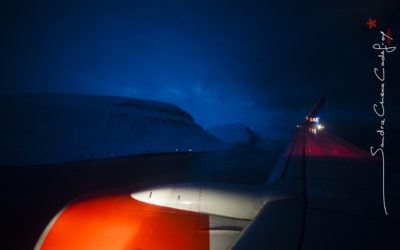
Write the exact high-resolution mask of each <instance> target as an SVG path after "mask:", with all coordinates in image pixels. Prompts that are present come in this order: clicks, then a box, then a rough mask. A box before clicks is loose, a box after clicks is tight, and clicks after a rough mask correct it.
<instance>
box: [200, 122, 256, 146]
mask: <svg viewBox="0 0 400 250" xmlns="http://www.w3.org/2000/svg"><path fill="white" fill-rule="evenodd" d="M207 132H209V133H210V134H212V135H214V136H215V137H217V138H219V139H220V140H222V141H225V142H228V143H257V142H260V141H261V140H262V138H261V136H260V135H258V133H256V132H254V131H253V130H252V129H251V128H249V127H248V126H246V125H244V124H241V123H234V124H224V125H218V126H215V127H212V128H209V129H207Z"/></svg>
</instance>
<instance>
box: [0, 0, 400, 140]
mask: <svg viewBox="0 0 400 250" xmlns="http://www.w3.org/2000/svg"><path fill="white" fill-rule="evenodd" d="M82 2H84V3H82ZM0 11H1V17H0V18H1V34H2V36H1V37H2V41H1V61H2V66H1V86H0V91H1V92H2V93H5V92H31V91H33V92H43V91H44V92H70V93H91V94H101V95H118V96H129V97H137V98H145V99H154V100H160V101H167V102H171V103H174V104H177V105H178V106H180V107H182V108H183V109H185V110H187V111H188V112H190V113H191V114H192V115H193V117H194V118H195V120H196V121H197V122H198V123H199V124H200V125H202V126H204V127H206V128H207V127H210V126H213V125H217V124H222V123H231V122H242V123H245V124H248V125H249V126H252V127H253V128H256V129H258V130H260V132H261V133H263V134H264V135H266V136H271V137H280V138H282V137H283V138H284V137H285V136H287V134H288V131H290V130H291V128H294V127H295V125H296V122H300V121H301V119H302V118H303V116H304V114H305V113H306V112H307V110H308V109H309V108H310V107H311V106H312V105H313V103H314V102H315V101H316V100H317V99H318V98H319V97H320V96H326V97H327V105H326V117H327V119H328V121H327V123H328V122H330V123H328V124H327V127H328V128H329V127H331V128H333V127H336V128H341V129H343V128H349V129H347V132H345V133H343V134H344V135H345V134H346V133H347V134H349V135H350V134H357V133H359V134H360V136H361V135H363V134H365V133H367V139H366V140H375V138H376V135H375V132H374V128H373V126H375V125H376V124H378V121H377V119H376V116H375V114H374V113H373V111H372V104H373V103H375V102H377V101H378V97H379V87H378V84H377V81H376V78H375V76H374V75H373V71H372V70H373V67H376V66H378V65H379V62H380V61H379V59H378V58H377V53H376V52H375V51H374V50H373V49H372V44H373V43H375V42H377V41H379V39H380V35H379V31H378V30H380V29H386V28H391V30H392V34H393V37H394V38H395V41H394V42H395V43H397V40H398V39H397V38H399V36H398V34H400V29H399V27H400V26H399V23H398V22H396V19H395V15H397V14H398V13H399V7H398V4H397V2H396V1H392V2H390V1H386V2H382V1H358V2H351V1H344V0H343V1H332V2H328V1H327V2H324V3H322V1H318V2H311V1H307V3H304V2H300V1H270V2H269V1H264V2H262V1H199V2H194V1H109V2H105V1H93V2H91V3H90V2H89V1H52V2H50V1H49V2H47V1H27V2H23V1H22V2H21V1H9V2H7V1H2V3H1V10H0ZM370 17H373V18H375V19H377V28H375V29H372V30H369V29H368V27H367V26H366V24H365V23H366V21H367V20H368V18H370ZM397 19H398V18H397ZM396 52H397V51H396ZM398 53H400V51H399V52H398ZM398 53H395V54H393V55H389V56H388V58H387V75H388V81H387V86H386V90H385V91H386V99H385V101H386V102H387V104H386V105H387V116H388V120H389V121H393V122H392V124H396V125H392V127H391V131H392V134H396V136H398V127H395V126H398V124H399V122H398V118H397V116H398V114H399V110H400V109H399V107H400V104H399V100H400V99H399V98H400V96H399V95H400V91H399V86H398V84H396V83H398V82H399V73H398V72H397V71H398V70H397V69H398V66H399V65H400V64H399V55H398ZM299 120H300V121H299ZM329 124H330V125H329ZM349 124H351V125H349ZM333 125H335V126H333ZM388 126H390V125H388ZM371 128H372V130H371ZM395 128H396V129H395ZM361 131H363V132H361ZM371 143H372V142H371Z"/></svg>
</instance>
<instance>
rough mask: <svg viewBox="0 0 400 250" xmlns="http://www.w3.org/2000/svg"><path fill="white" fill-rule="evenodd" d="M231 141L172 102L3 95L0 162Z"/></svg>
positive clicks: (208, 146)
mask: <svg viewBox="0 0 400 250" xmlns="http://www.w3.org/2000/svg"><path fill="white" fill-rule="evenodd" d="M227 147H228V146H227V145H226V144H225V143H223V142H221V141H220V140H219V139H217V138H215V137H214V136H212V135H210V134H209V133H207V132H206V131H204V129H203V128H202V127H200V126H199V125H197V124H196V123H195V122H194V120H193V118H192V116H191V115H190V114H188V113H187V112H185V111H183V110H182V109H180V108H179V107H177V106H175V105H172V104H169V103H163V102H157V101H149V100H142V99H134V98H123V97H110V96H93V95H74V94H24V95H17V96H1V99H0V165H21V164H24V165H25V164H26V165H30V164H53V163H63V162H68V161H76V160H85V159H92V158H109V157H118V156H124V155H131V154H141V153H155V152H176V151H185V152H187V151H210V150H221V149H225V148H227Z"/></svg>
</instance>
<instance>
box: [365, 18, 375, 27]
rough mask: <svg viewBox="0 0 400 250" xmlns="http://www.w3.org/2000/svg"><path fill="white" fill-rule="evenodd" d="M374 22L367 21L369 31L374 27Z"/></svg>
mask: <svg viewBox="0 0 400 250" xmlns="http://www.w3.org/2000/svg"><path fill="white" fill-rule="evenodd" d="M375 23H376V20H372V19H371V18H370V19H369V20H368V22H367V25H368V26H369V28H370V29H372V27H376V24H375Z"/></svg>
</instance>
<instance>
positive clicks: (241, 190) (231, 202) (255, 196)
mask: <svg viewBox="0 0 400 250" xmlns="http://www.w3.org/2000/svg"><path fill="white" fill-rule="evenodd" d="M131 196H132V197H133V198H134V199H136V200H139V201H142V202H146V203H150V204H154V205H159V206H163V207H170V208H175V209H181V210H186V211H192V212H197V213H205V214H212V215H219V216H227V217H233V218H238V219H253V218H254V217H255V216H256V214H257V212H258V211H259V210H260V209H261V207H262V206H263V205H264V204H265V202H266V200H265V198H264V197H263V196H262V192H261V190H259V188H257V187H251V186H242V185H231V184H221V183H201V184H200V183H179V184H171V185H165V186H158V187H151V188H148V189H145V190H141V191H139V192H134V193H132V194H131Z"/></svg>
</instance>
